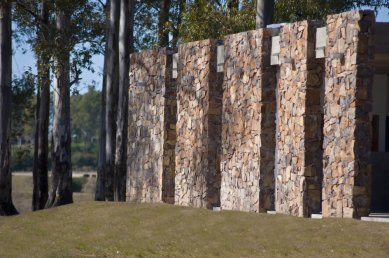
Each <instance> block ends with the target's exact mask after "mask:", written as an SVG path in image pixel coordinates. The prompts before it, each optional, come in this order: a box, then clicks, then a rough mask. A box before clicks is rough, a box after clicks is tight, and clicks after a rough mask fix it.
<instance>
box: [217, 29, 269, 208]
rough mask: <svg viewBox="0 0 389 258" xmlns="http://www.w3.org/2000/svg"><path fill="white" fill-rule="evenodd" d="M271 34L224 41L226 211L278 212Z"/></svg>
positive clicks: (263, 31)
mask: <svg viewBox="0 0 389 258" xmlns="http://www.w3.org/2000/svg"><path fill="white" fill-rule="evenodd" d="M271 36H272V30H270V29H260V30H255V31H248V32H242V33H239V34H233V35H229V36H227V37H225V39H224V47H225V63H224V64H225V65H224V71H225V74H224V82H223V132H222V162H221V171H222V185H221V206H222V209H228V210H241V211H254V212H259V211H266V210H274V148H275V119H274V118H275V110H276V97H275V86H276V70H275V67H272V66H270V50H271Z"/></svg>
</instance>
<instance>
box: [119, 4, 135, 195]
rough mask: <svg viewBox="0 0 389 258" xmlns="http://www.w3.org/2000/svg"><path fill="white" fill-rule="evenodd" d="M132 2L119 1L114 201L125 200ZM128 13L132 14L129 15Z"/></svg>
mask: <svg viewBox="0 0 389 258" xmlns="http://www.w3.org/2000/svg"><path fill="white" fill-rule="evenodd" d="M133 7H134V1H133V0H121V1H120V25H119V95H118V112H117V121H116V125H117V130H116V154H115V159H116V160H115V200H116V201H125V200H126V172H127V134H128V133H127V130H128V129H127V127H128V84H129V74H128V73H129V64H130V55H129V53H130V40H132V41H133V38H132V37H131V39H130V26H131V25H133V17H134V16H133V9H134V8H133ZM130 12H131V13H132V14H130Z"/></svg>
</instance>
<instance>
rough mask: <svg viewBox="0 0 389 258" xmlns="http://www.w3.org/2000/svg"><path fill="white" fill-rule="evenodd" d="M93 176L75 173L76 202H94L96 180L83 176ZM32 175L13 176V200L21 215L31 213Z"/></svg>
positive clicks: (21, 173) (89, 173) (24, 173)
mask: <svg viewBox="0 0 389 258" xmlns="http://www.w3.org/2000/svg"><path fill="white" fill-rule="evenodd" d="M85 174H88V175H93V174H95V173H91V172H80V173H78V172H75V173H73V188H75V189H74V190H75V192H74V193H73V198H74V202H80V201H92V200H93V199H94V195H93V193H94V190H95V185H96V178H94V177H92V176H89V177H84V176H83V175H85ZM32 189H33V184H32V174H31V172H16V173H13V174H12V199H13V202H14V204H15V206H16V209H17V210H18V211H19V213H25V212H28V211H31V202H32Z"/></svg>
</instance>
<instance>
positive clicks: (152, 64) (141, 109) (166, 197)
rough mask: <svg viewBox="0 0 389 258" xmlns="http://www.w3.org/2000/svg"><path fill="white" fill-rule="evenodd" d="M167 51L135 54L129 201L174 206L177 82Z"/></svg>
mask: <svg viewBox="0 0 389 258" xmlns="http://www.w3.org/2000/svg"><path fill="white" fill-rule="evenodd" d="M171 60H172V58H171V55H167V50H166V49H165V48H161V49H158V50H148V51H143V52H141V53H135V54H131V57H130V62H131V68H130V87H129V121H128V125H129V127H128V130H129V133H128V162H127V163H128V164H127V166H128V169H127V197H126V198H127V201H130V202H161V201H164V202H168V203H174V159H175V154H174V147H175V123H176V97H175V91H176V86H175V82H174V81H173V80H172V78H171Z"/></svg>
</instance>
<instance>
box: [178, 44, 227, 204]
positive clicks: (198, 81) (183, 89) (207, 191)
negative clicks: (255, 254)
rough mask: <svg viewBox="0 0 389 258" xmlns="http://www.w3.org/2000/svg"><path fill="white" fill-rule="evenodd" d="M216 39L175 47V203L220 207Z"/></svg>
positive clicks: (219, 98) (219, 75)
mask: <svg viewBox="0 0 389 258" xmlns="http://www.w3.org/2000/svg"><path fill="white" fill-rule="evenodd" d="M217 45H218V42H217V41H216V40H203V41H197V42H191V43H188V44H183V45H180V47H179V49H178V60H179V61H178V78H177V82H178V84H177V144H176V180H175V183H176V188H175V203H176V204H178V205H185V206H191V207H204V208H205V207H207V208H212V207H214V206H220V152H221V149H220V144H221V113H222V78H223V73H217Z"/></svg>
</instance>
